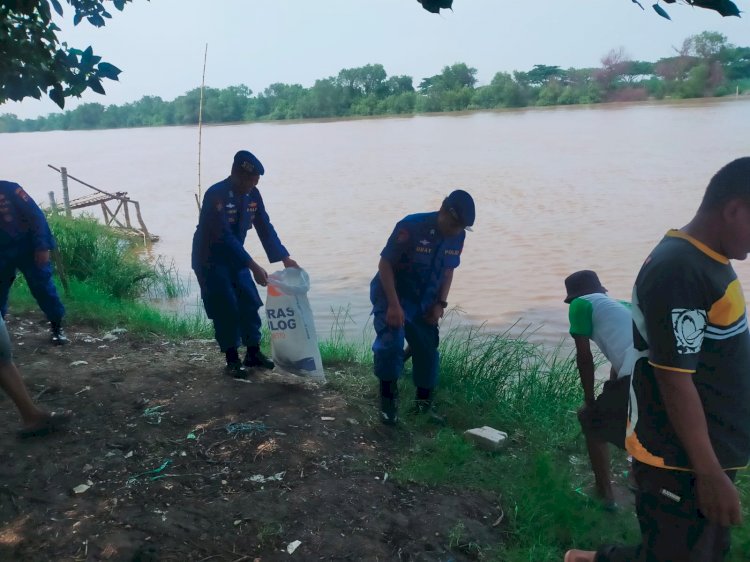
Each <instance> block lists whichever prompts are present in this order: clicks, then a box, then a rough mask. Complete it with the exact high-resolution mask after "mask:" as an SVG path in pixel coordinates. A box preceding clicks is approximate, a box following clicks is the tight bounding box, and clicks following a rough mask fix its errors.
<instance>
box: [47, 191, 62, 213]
mask: <svg viewBox="0 0 750 562" xmlns="http://www.w3.org/2000/svg"><path fill="white" fill-rule="evenodd" d="M49 206H50V209H52V212H53V213H58V212H60V209H58V208H57V201H55V192H54V191H50V192H49Z"/></svg>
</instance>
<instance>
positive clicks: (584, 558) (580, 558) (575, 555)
mask: <svg viewBox="0 0 750 562" xmlns="http://www.w3.org/2000/svg"><path fill="white" fill-rule="evenodd" d="M595 557H596V552H594V551H593V550H569V551H568V552H566V553H565V558H564V559H563V562H594V558H595Z"/></svg>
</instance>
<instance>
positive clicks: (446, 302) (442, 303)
mask: <svg viewBox="0 0 750 562" xmlns="http://www.w3.org/2000/svg"><path fill="white" fill-rule="evenodd" d="M437 304H439V305H440V306H442V307H443V308H448V301H437Z"/></svg>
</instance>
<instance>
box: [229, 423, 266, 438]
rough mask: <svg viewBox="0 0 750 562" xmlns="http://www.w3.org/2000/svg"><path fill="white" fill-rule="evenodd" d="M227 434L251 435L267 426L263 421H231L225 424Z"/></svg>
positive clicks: (262, 430)
mask: <svg viewBox="0 0 750 562" xmlns="http://www.w3.org/2000/svg"><path fill="white" fill-rule="evenodd" d="M225 429H226V430H227V433H228V434H229V435H234V436H235V437H236V436H238V435H252V434H254V433H264V432H265V431H266V430H267V429H268V428H267V427H266V424H264V423H263V422H247V423H245V422H232V423H228V424H227V425H226V426H225Z"/></svg>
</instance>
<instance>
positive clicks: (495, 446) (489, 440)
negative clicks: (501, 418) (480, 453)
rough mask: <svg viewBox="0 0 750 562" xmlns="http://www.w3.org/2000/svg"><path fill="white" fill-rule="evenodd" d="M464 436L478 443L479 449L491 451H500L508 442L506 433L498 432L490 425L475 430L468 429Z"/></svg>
mask: <svg viewBox="0 0 750 562" xmlns="http://www.w3.org/2000/svg"><path fill="white" fill-rule="evenodd" d="M464 435H465V436H466V438H467V439H469V440H470V441H473V442H474V443H476V445H477V447H480V448H482V449H487V450H489V451H499V450H500V449H502V448H503V447H505V444H506V442H507V440H508V434H507V433H505V432H504V431H498V430H497V429H494V428H492V427H490V426H488V425H485V426H483V427H476V428H474V429H467V430H466V431H464Z"/></svg>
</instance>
